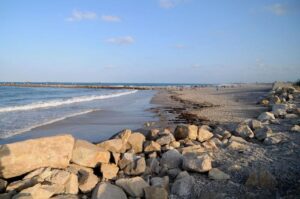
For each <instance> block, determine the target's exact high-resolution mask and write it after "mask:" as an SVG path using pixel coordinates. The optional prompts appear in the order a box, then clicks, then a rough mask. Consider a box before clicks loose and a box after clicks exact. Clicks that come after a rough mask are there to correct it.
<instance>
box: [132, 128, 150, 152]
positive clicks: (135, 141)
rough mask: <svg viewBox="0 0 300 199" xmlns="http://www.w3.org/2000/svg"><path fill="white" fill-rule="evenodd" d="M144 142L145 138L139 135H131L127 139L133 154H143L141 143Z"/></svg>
mask: <svg viewBox="0 0 300 199" xmlns="http://www.w3.org/2000/svg"><path fill="white" fill-rule="evenodd" d="M145 140H146V138H145V136H144V135H143V134H141V133H132V134H131V135H130V137H129V139H128V143H129V145H130V146H131V149H133V151H134V152H135V153H140V152H143V143H144V141H145Z"/></svg>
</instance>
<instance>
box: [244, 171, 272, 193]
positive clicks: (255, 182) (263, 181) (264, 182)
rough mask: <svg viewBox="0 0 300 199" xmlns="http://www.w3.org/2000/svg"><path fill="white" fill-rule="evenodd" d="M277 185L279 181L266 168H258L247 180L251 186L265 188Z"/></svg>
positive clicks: (247, 184) (247, 183)
mask: <svg viewBox="0 0 300 199" xmlns="http://www.w3.org/2000/svg"><path fill="white" fill-rule="evenodd" d="M276 185H277V181H276V179H275V177H274V176H273V175H272V174H271V173H270V172H269V171H268V170H265V169H258V170H256V171H253V172H252V173H251V174H250V175H249V177H248V179H247V181H246V186H249V187H260V188H264V189H271V190H273V189H275V188H276Z"/></svg>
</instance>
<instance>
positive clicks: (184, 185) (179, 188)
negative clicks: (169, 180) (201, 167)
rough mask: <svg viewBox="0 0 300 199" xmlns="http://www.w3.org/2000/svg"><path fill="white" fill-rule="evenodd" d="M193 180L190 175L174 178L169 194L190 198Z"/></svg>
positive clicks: (184, 198) (185, 198) (183, 198)
mask: <svg viewBox="0 0 300 199" xmlns="http://www.w3.org/2000/svg"><path fill="white" fill-rule="evenodd" d="M194 182H195V180H194V178H193V177H192V176H190V175H187V176H184V177H182V178H179V179H176V181H175V182H174V183H173V185H172V188H171V194H174V195H176V196H177V197H179V198H181V199H188V198H191V194H192V190H193V187H194Z"/></svg>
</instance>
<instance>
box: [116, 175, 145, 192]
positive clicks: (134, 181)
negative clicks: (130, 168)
mask: <svg viewBox="0 0 300 199" xmlns="http://www.w3.org/2000/svg"><path fill="white" fill-rule="evenodd" d="M116 185H118V186H119V187H122V189H123V190H124V191H125V192H126V193H127V194H128V195H130V196H132V197H144V188H146V187H149V185H148V183H147V182H145V180H144V179H143V178H141V177H134V178H122V179H119V180H117V181H116Z"/></svg>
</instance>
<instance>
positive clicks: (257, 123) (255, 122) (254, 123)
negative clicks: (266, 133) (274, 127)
mask: <svg viewBox="0 0 300 199" xmlns="http://www.w3.org/2000/svg"><path fill="white" fill-rule="evenodd" d="M249 126H250V128H251V129H252V130H256V129H260V128H262V127H263V126H262V123H261V122H260V121H258V120H254V119H253V120H250V122H249Z"/></svg>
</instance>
